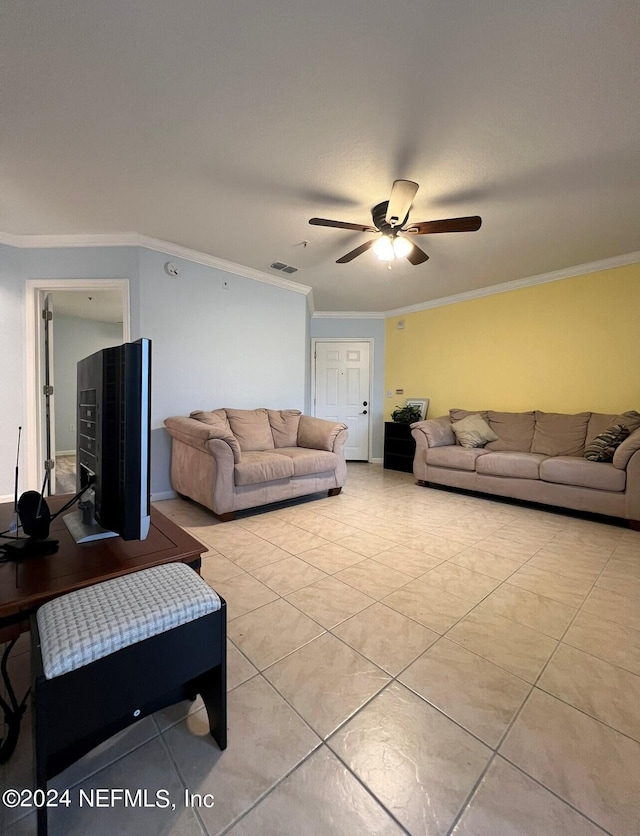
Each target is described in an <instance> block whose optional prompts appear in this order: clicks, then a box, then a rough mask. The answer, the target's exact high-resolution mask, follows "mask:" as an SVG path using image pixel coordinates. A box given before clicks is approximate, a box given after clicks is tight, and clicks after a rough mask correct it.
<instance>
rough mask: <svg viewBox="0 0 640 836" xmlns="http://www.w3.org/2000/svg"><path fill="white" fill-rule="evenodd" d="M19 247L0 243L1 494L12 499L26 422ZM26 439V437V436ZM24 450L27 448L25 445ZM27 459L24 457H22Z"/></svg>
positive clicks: (22, 305)
mask: <svg viewBox="0 0 640 836" xmlns="http://www.w3.org/2000/svg"><path fill="white" fill-rule="evenodd" d="M19 256H20V252H19V250H17V249H15V248H13V247H7V246H4V245H3V244H0V358H2V359H1V363H2V373H1V374H0V380H1V381H2V397H1V398H0V497H11V498H13V483H14V473H15V466H16V450H17V444H18V427H19V426H20V425H21V424H24V400H23V386H22V382H23V380H24V375H25V371H26V368H25V362H24V320H25V316H24V279H23V276H22V264H21V260H20V257H19ZM23 442H24V438H23ZM23 450H24V447H23ZM20 458H21V461H24V456H23V455H21V456H20Z"/></svg>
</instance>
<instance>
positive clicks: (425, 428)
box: [411, 415, 456, 448]
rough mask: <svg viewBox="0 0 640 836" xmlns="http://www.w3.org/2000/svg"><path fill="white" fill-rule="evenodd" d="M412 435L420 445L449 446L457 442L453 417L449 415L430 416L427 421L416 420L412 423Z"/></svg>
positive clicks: (417, 444) (417, 445) (418, 445)
mask: <svg viewBox="0 0 640 836" xmlns="http://www.w3.org/2000/svg"><path fill="white" fill-rule="evenodd" d="M411 435H412V436H413V437H414V438H415V440H416V448H418V447H425V448H426V447H448V446H449V445H453V444H455V443H456V438H455V436H454V434H453V430H452V429H451V419H450V418H449V416H448V415H443V416H442V417H441V418H429V420H427V421H416V423H415V424H411Z"/></svg>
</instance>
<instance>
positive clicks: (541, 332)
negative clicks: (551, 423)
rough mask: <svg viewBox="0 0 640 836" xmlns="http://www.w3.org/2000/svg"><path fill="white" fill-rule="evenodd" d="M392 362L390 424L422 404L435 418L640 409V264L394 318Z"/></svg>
mask: <svg viewBox="0 0 640 836" xmlns="http://www.w3.org/2000/svg"><path fill="white" fill-rule="evenodd" d="M399 319H404V321H405V328H404V330H401V331H399V330H397V328H396V323H397V322H398V320H399ZM385 360H386V362H385V392H389V391H392V392H393V393H394V394H393V396H392V398H385V405H386V407H387V409H386V411H385V418H386V419H387V420H388V416H389V415H390V413H391V412H392V411H393V409H394V408H395V406H396V405H397V404H403V403H404V400H405V398H422V397H428V398H431V402H430V405H429V414H428V417H430V418H435V417H437V416H438V415H444V414H446V413H447V412H448V410H449V409H451V408H453V407H460V408H462V409H478V410H479V409H497V410H505V411H521V410H528V409H540V410H543V411H545V412H581V411H583V410H584V411H593V412H611V413H615V412H621V411H625V410H628V409H637V410H640V264H631V265H628V266H624V267H616V268H613V269H610V270H604V271H602V272H599V273H590V274H587V275H583V276H575V277H572V278H569V279H563V280H561V281H557V282H551V283H548V284H540V285H535V286H533V287H526V288H520V289H518V290H512V291H509V292H507V293H498V294H495V295H493V296H486V297H483V298H480V299H472V300H469V301H465V302H457V303H455V304H452V305H446V306H443V307H440V308H431V309H428V310H424V311H418V312H416V313H411V314H403V315H402V316H399V317H392V318H390V319H388V320H387V323H386V357H385ZM396 389H404V394H403V395H396V394H395V390H396Z"/></svg>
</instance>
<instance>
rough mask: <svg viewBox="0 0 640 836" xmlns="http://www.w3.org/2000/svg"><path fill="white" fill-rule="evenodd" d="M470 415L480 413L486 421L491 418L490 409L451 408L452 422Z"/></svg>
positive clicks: (450, 416)
mask: <svg viewBox="0 0 640 836" xmlns="http://www.w3.org/2000/svg"><path fill="white" fill-rule="evenodd" d="M469 415H480V416H482V418H484V420H485V421H488V420H489V411H488V410H486V409H473V410H472V409H450V410H449V418H451V423H452V424H453V423H454V422H455V421H462V419H463V418H468V417H469Z"/></svg>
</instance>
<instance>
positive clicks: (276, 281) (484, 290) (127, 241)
mask: <svg viewBox="0 0 640 836" xmlns="http://www.w3.org/2000/svg"><path fill="white" fill-rule="evenodd" d="M0 244H6V245H7V246H10V247H18V248H20V249H43V248H63V247H142V248H144V249H148V250H154V251H155V252H161V253H164V254H166V255H170V256H173V257H174V258H182V259H184V260H185V261H191V262H194V263H196V264H203V265H204V266H206V267H213V268H214V269H217V270H223V271H224V272H226V273H231V274H233V275H236V276H243V277H244V278H247V279H253V280H254V281H257V282H263V283H264V284H270V285H272V286H274V287H279V288H282V289H283V290H289V291H292V292H293V293H302V294H304V295H305V296H306V297H307V307H308V310H309V313H310V315H311V318H312V319H388V318H389V317H394V316H401V315H403V314H409V313H416V312H418V311H424V310H429V309H430V308H441V307H444V306H445V305H455V304H456V303H458V302H466V301H469V300H470V299H481V298H482V297H484V296H493V295H494V294H496V293H508V292H509V291H510V290H518V289H519V288H522V287H532V286H533V285H537V284H546V283H548V282H558V281H561V280H562V279H569V278H572V277H573V276H583V275H586V274H587V273H597V272H599V271H600V270H610V269H612V268H614V267H625V266H627V265H629V264H637V263H638V262H640V251H638V252H633V253H626V254H623V255H618V256H613V257H612V258H605V259H602V260H601V261H592V262H589V263H588V264H578V265H575V266H573V267H566V268H564V269H562V270H554V271H553V272H551V273H542V274H540V275H538V276H529V277H527V278H523V279H515V280H513V281H510V282H504V283H502V284H494V285H489V286H488V287H480V288H477V289H476V290H468V291H465V292H464V293H457V294H455V295H453V296H443V297H441V298H440V299H433V300H431V301H429V302H418V303H417V304H415V305H407V306H405V307H402V308H393V309H392V310H388V311H368V312H367V311H316V310H315V307H314V301H313V289H312V288H311V287H310V286H309V285H304V284H300V283H298V282H292V281H289V280H288V279H283V278H280V277H279V276H271V275H270V274H269V273H263V272H262V271H260V270H254V269H253V268H252V267H244V266H243V265H242V264H236V263H235V262H233V261H225V260H224V259H222V258H217V257H216V256H212V255H208V254H207V253H202V252H200V251H198V250H192V249H189V248H188V247H183V246H181V245H180V244H173V243H171V242H170V241H163V240H161V239H159V238H152V237H150V236H148V235H140V234H139V233H137V232H114V233H87V234H82V235H80V234H79V235H13V234H12V233H9V232H0Z"/></svg>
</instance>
